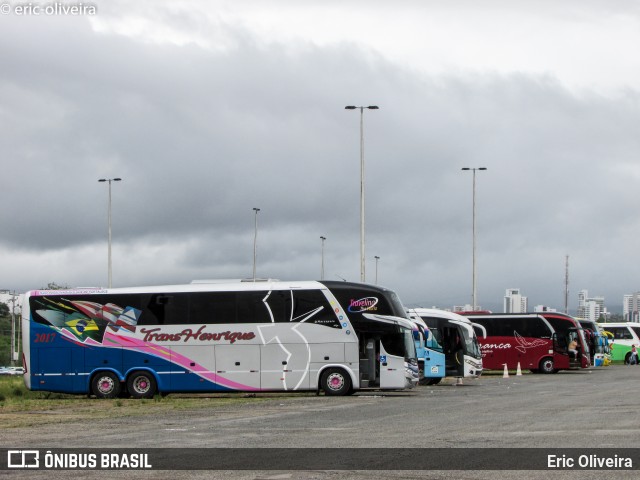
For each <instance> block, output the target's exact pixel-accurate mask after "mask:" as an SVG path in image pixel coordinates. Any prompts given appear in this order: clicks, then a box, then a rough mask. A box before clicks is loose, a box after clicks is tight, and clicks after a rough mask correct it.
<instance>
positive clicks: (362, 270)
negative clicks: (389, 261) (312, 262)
mask: <svg viewBox="0 0 640 480" xmlns="http://www.w3.org/2000/svg"><path fill="white" fill-rule="evenodd" d="M344 108H345V109H346V110H356V109H360V281H361V282H364V281H365V268H364V266H365V259H364V109H365V108H367V109H369V110H378V107H377V106H376V105H369V106H368V107H356V106H354V105H348V106H346V107H344Z"/></svg>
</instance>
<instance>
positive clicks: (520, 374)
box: [516, 362, 522, 377]
mask: <svg viewBox="0 0 640 480" xmlns="http://www.w3.org/2000/svg"><path fill="white" fill-rule="evenodd" d="M516 376H517V377H521V376H522V370H520V362H518V369H517V370H516Z"/></svg>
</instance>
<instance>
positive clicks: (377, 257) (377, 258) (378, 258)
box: [373, 255, 380, 285]
mask: <svg viewBox="0 0 640 480" xmlns="http://www.w3.org/2000/svg"><path fill="white" fill-rule="evenodd" d="M373 258H375V259H376V285H377V284H378V260H380V257H379V256H377V255H376V256H375V257H373Z"/></svg>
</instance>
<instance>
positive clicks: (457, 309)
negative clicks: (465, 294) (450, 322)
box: [452, 303, 483, 313]
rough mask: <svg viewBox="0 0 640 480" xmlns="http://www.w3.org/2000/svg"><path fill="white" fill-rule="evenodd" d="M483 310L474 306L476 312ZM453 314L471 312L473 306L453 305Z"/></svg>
mask: <svg viewBox="0 0 640 480" xmlns="http://www.w3.org/2000/svg"><path fill="white" fill-rule="evenodd" d="M482 310H483V308H482V307H480V306H478V305H476V311H482ZM452 311H453V313H460V312H473V311H474V310H473V305H470V304H468V303H467V304H466V305H454V306H453V309H452Z"/></svg>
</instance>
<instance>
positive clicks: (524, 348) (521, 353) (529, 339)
mask: <svg viewBox="0 0 640 480" xmlns="http://www.w3.org/2000/svg"><path fill="white" fill-rule="evenodd" d="M465 316H467V318H469V319H470V320H471V321H472V322H473V323H475V324H478V325H479V326H481V327H483V328H484V329H485V330H486V336H483V335H481V334H480V332H479V330H477V331H476V333H477V336H478V342H479V343H480V350H481V352H482V365H483V367H484V368H485V369H488V370H502V369H504V366H505V364H506V365H507V368H508V369H510V370H513V369H515V368H517V366H518V364H519V365H520V368H521V369H529V370H531V372H533V373H538V372H541V373H557V372H558V371H559V370H568V369H578V368H587V367H589V366H590V364H591V363H590V353H589V346H588V344H587V342H586V340H585V336H584V332H583V330H582V327H581V326H580V324H579V322H578V321H577V320H576V319H574V318H573V317H570V316H569V315H565V314H563V313H556V312H540V313H490V314H487V313H482V314H473V313H470V312H467V313H465ZM475 328H476V329H479V327H475ZM573 341H575V342H576V344H577V347H576V351H577V353H575V352H570V351H569V347H570V345H571V342H573Z"/></svg>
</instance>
